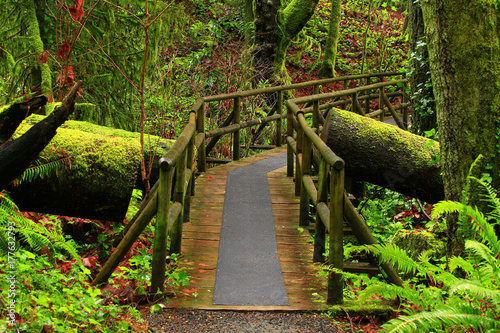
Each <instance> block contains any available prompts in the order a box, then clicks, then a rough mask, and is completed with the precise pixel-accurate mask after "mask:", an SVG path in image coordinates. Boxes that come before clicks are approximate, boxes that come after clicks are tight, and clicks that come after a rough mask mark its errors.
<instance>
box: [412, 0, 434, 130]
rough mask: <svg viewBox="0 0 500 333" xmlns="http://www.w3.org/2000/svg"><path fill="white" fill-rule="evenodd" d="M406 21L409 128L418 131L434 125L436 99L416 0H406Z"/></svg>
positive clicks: (420, 10)
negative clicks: (409, 65) (410, 106)
mask: <svg viewBox="0 0 500 333" xmlns="http://www.w3.org/2000/svg"><path fill="white" fill-rule="evenodd" d="M406 19H407V22H409V23H408V26H409V39H408V44H409V46H410V54H411V55H412V56H411V58H410V64H411V70H412V72H411V75H410V77H409V80H410V100H411V105H412V109H413V112H412V118H411V131H412V132H413V133H415V134H422V133H423V132H425V131H429V130H431V129H433V128H436V127H437V121H436V102H435V98H434V92H433V89H432V78H431V72H430V67H429V52H428V51H427V43H426V41H425V34H424V18H423V15H422V7H421V5H420V1H418V2H414V1H408V16H407V18H406Z"/></svg>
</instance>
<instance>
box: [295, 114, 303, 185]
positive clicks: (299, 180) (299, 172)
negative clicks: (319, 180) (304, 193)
mask: <svg viewBox="0 0 500 333" xmlns="http://www.w3.org/2000/svg"><path fill="white" fill-rule="evenodd" d="M297 123H298V121H297ZM303 136H304V131H303V130H302V127H301V126H300V124H299V125H298V126H297V141H296V145H297V156H296V157H295V195H300V188H301V185H302V168H301V164H302V138H303Z"/></svg>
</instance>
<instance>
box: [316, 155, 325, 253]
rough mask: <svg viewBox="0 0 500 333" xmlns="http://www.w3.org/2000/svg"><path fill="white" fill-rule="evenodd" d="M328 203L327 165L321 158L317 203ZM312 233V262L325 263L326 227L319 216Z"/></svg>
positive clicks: (317, 215)
mask: <svg viewBox="0 0 500 333" xmlns="http://www.w3.org/2000/svg"><path fill="white" fill-rule="evenodd" d="M320 202H324V203H325V204H326V203H328V164H327V163H326V161H325V159H324V158H323V157H322V156H321V157H320V162H319V170H318V202H317V203H320ZM317 203H316V205H317ZM315 229H316V231H315V233H314V254H313V261H314V262H325V256H324V254H325V252H326V251H325V244H326V238H325V236H326V227H325V224H324V223H323V221H322V220H321V218H320V216H319V214H316V226H315Z"/></svg>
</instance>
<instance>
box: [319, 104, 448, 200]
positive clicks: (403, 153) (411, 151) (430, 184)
mask: <svg viewBox="0 0 500 333" xmlns="http://www.w3.org/2000/svg"><path fill="white" fill-rule="evenodd" d="M321 138H322V139H323V141H325V143H326V144H327V145H328V147H330V149H332V150H333V151H334V152H335V153H336V154H337V155H338V156H340V157H341V158H342V159H344V161H345V170H346V174H347V175H348V176H352V177H355V178H356V179H360V180H364V181H368V182H370V183H373V184H377V185H380V186H385V187H388V188H390V189H391V190H393V191H397V192H400V193H403V194H406V195H409V196H412V197H417V198H419V199H421V200H424V201H427V202H437V201H439V200H442V199H443V198H444V191H443V182H442V178H441V175H440V170H439V167H438V165H437V164H436V163H433V160H434V158H433V156H437V155H439V145H438V144H435V145H433V146H429V147H427V145H428V143H429V142H430V141H431V140H430V139H427V138H424V137H422V136H419V135H415V134H412V133H409V132H407V131H404V130H401V129H399V128H398V127H396V126H392V125H389V124H385V123H382V122H380V121H376V120H374V119H371V118H366V117H363V116H360V115H357V114H355V113H352V112H348V111H342V110H339V109H335V111H334V112H332V114H331V117H329V118H328V119H327V121H326V123H325V127H324V130H323V133H322V134H321Z"/></svg>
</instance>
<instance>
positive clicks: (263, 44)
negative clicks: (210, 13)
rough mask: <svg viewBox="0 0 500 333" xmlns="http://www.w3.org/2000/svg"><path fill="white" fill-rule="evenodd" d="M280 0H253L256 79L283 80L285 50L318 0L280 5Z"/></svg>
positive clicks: (299, 0) (301, 0) (307, 19)
mask: <svg viewBox="0 0 500 333" xmlns="http://www.w3.org/2000/svg"><path fill="white" fill-rule="evenodd" d="M280 4H281V1H280V0H254V6H255V12H254V14H255V44H254V52H253V54H254V67H255V68H256V69H257V71H258V74H259V77H258V79H259V81H261V82H264V81H266V80H269V81H270V82H274V81H277V82H280V81H283V78H281V75H282V74H283V73H284V71H285V58H286V50H287V48H288V46H289V44H290V42H291V41H292V40H293V39H294V38H295V37H296V36H297V35H298V33H299V32H300V31H301V30H302V28H304V26H305V25H306V23H307V22H308V21H309V19H310V18H311V16H312V15H313V14H314V9H315V8H316V6H317V4H318V0H292V1H291V2H290V3H289V4H288V5H287V6H286V7H284V8H280Z"/></svg>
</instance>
